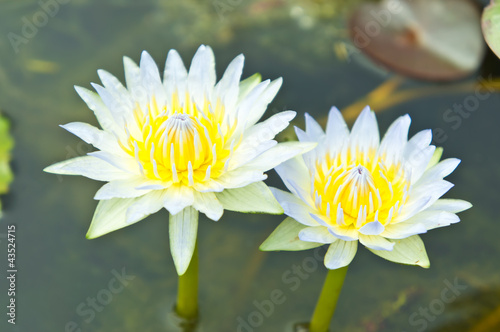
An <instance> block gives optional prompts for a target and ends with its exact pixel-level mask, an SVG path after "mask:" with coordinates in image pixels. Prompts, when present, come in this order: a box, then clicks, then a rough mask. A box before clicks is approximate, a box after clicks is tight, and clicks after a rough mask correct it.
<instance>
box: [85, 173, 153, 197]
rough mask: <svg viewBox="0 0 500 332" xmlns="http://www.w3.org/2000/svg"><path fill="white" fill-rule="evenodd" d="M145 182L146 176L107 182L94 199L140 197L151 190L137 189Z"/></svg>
mask: <svg viewBox="0 0 500 332" xmlns="http://www.w3.org/2000/svg"><path fill="white" fill-rule="evenodd" d="M143 184H144V178H142V177H135V178H130V179H126V180H115V181H111V182H108V183H106V184H105V185H104V186H102V187H101V189H99V190H98V191H97V193H96V194H95V197H94V199H98V200H102V199H110V198H132V197H139V196H142V195H145V194H147V193H149V192H150V191H151V190H144V189H137V187H138V186H141V185H143Z"/></svg>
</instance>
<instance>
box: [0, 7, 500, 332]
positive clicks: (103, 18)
mask: <svg viewBox="0 0 500 332" xmlns="http://www.w3.org/2000/svg"><path fill="white" fill-rule="evenodd" d="M358 2H359V1H358ZM47 3H50V4H52V5H51V7H50V6H49V5H47ZM353 4H354V2H353V1H351V2H349V6H352V5H353ZM349 6H347V5H346V4H344V3H341V2H334V1H331V2H327V1H319V0H318V1H305V0H297V1H281V0H270V1H250V0H239V1H236V0H231V1H230V0H221V1H215V2H212V1H208V2H204V1H195V0H189V1H166V0H165V1H160V0H156V1H153V0H147V1H142V2H135V1H126V0H114V1H108V2H103V1H91V0H72V1H67V0H64V1H63V0H58V1H55V0H53V1H49V0H45V1H44V0H42V1H41V2H40V3H38V2H35V1H24V0H13V1H5V0H0V32H1V38H0V87H1V88H0V108H1V109H2V110H3V111H4V113H5V114H6V115H7V116H8V117H9V118H10V119H11V121H12V125H13V135H14V137H15V140H16V147H15V150H14V153H13V163H12V166H13V169H14V171H15V175H16V178H15V181H14V183H13V185H12V187H11V192H10V193H9V194H8V195H6V196H4V197H2V201H3V203H4V204H3V205H4V206H3V208H4V218H3V219H2V220H1V221H0V234H6V232H7V225H10V224H15V225H16V228H17V232H16V234H17V264H18V275H17V277H18V280H17V288H18V293H17V314H18V316H17V324H16V325H15V326H12V325H11V324H7V322H6V318H5V314H4V313H2V316H3V318H2V319H1V322H0V330H1V331H22V332H25V331H29V332H31V331H42V332H45V331H93V332H101V331H102V332H113V331H155V332H156V331H178V329H176V328H174V327H173V326H172V325H171V324H173V323H172V321H174V320H175V319H174V318H173V317H171V315H170V312H171V309H172V306H173V303H174V300H175V294H176V287H177V286H176V285H177V275H176V272H175V269H174V265H173V262H172V258H171V256H170V252H169V243H168V222H167V221H168V215H167V213H166V211H164V210H163V211H162V212H160V213H157V214H155V215H152V216H150V217H149V218H147V219H146V220H144V221H143V222H140V223H138V224H136V225H133V226H131V227H127V228H125V229H123V230H119V231H116V232H114V233H112V234H109V235H107V236H104V237H102V238H98V239H95V240H86V239H85V233H86V231H87V229H88V226H89V225H90V221H91V218H92V215H93V212H94V209H95V206H96V204H97V202H96V201H95V200H93V195H94V193H95V192H96V191H97V189H98V188H99V186H100V183H98V182H96V181H92V180H89V179H85V178H82V177H69V176H64V177H61V176H56V175H52V174H46V173H43V172H42V169H43V168H44V167H46V166H47V165H50V164H52V163H54V162H56V161H59V160H64V159H66V158H70V157H75V156H77V155H83V154H85V153H87V152H90V151H91V147H89V146H87V145H86V144H84V143H81V142H80V140H79V139H78V138H76V137H74V136H72V135H71V134H69V133H67V132H66V131H65V130H63V129H61V128H59V127H58V125H59V124H64V123H68V122H72V121H83V122H88V123H91V124H95V125H96V124H97V123H96V120H95V118H94V116H93V114H92V112H91V111H90V110H89V109H88V108H87V107H86V105H85V104H84V103H83V101H81V100H80V99H79V97H78V96H77V94H76V92H75V91H74V89H73V85H80V86H84V87H87V88H89V87H90V82H98V77H97V73H96V71H97V69H99V68H102V69H106V70H108V71H109V72H111V73H113V74H114V75H116V76H117V77H119V78H120V79H123V65H122V56H123V55H127V56H129V57H131V58H133V59H134V60H136V61H138V59H139V56H140V53H141V51H142V50H144V49H145V50H147V51H148V52H150V54H151V55H152V56H153V57H154V58H155V60H156V61H157V63H158V64H159V66H160V68H163V64H164V61H165V57H166V54H167V52H168V50H169V49H171V48H175V49H177V50H178V51H179V52H180V54H181V55H182V57H183V59H184V60H185V62H186V63H189V61H190V59H191V57H192V55H193V54H194V52H195V50H196V49H197V47H198V46H199V45H200V44H202V43H203V44H208V45H211V46H212V47H213V49H214V52H215V55H216V62H217V68H218V75H219V77H220V75H221V74H222V72H223V70H224V69H225V67H226V66H227V64H228V63H229V61H230V60H231V59H232V58H234V57H235V56H236V55H238V54H239V53H244V54H245V57H246V62H245V69H244V76H250V75H251V74H253V73H255V72H259V73H261V74H262V77H263V78H264V79H266V78H271V79H274V78H277V77H279V76H283V78H284V84H283V87H282V89H281V91H280V93H279V94H278V96H277V98H276V99H275V100H274V101H273V103H272V104H271V105H270V107H269V110H268V112H267V113H266V115H265V116H266V117H267V116H270V115H271V114H273V113H274V112H277V111H280V110H283V109H292V110H295V111H297V112H298V116H297V118H296V119H295V120H294V124H295V125H298V126H301V127H303V114H304V112H309V113H310V114H312V115H314V116H315V117H317V118H322V117H324V116H325V115H326V114H327V111H328V109H329V108H330V106H332V105H336V106H338V107H339V108H341V109H342V108H345V107H347V106H348V105H350V104H352V103H354V102H355V101H357V100H359V99H360V98H362V97H364V96H365V95H366V94H367V93H369V92H370V91H372V90H373V89H375V88H376V87H378V86H379V85H380V84H382V83H384V82H385V81H387V80H388V79H391V77H392V74H389V73H386V72H384V71H383V70H381V69H377V68H376V67H374V66H371V65H369V62H368V61H367V60H366V59H365V58H363V56H362V55H361V54H359V53H355V54H351V56H350V57H348V58H347V59H346V58H342V57H340V56H338V54H339V52H335V50H337V51H338V50H339V49H342V47H343V45H344V46H345V44H342V43H343V42H346V41H347V32H346V30H345V27H344V26H345V25H344V14H345V12H346V11H347V10H348V9H349ZM44 12H48V13H49V14H43V13H44ZM41 13H42V14H41ZM44 17H45V18H46V20H45V19H44ZM9 33H14V34H15V35H16V36H18V37H19V38H20V39H15V38H14V37H12V36H13V35H12V34H10V35H9ZM9 36H10V37H9ZM13 38H14V39H13ZM13 40H14V41H13ZM488 56H489V57H491V54H490V55H488ZM499 64H500V62H499V61H498V60H497V59H494V58H493V57H491V59H490V60H489V61H486V62H485V65H484V66H483V68H482V69H481V72H478V73H476V74H475V75H474V76H473V77H471V78H469V79H468V80H469V81H471V82H478V77H479V76H480V75H482V76H483V77H488V76H489V75H490V74H494V73H495V72H498V70H497V69H496V68H498V67H499ZM454 84H456V83H448V84H447V86H449V88H450V89H449V91H447V93H438V94H435V95H433V96H430V97H421V98H413V99H411V100H408V101H407V102H405V103H400V104H397V105H394V106H392V107H390V108H386V109H383V110H376V111H380V112H378V115H377V117H378V120H379V125H380V129H381V132H384V131H385V130H386V129H387V127H388V125H389V124H390V123H391V122H392V121H393V120H394V119H395V118H396V117H398V116H400V115H403V114H405V113H408V114H410V116H411V118H412V126H411V129H410V134H411V135H412V134H414V133H416V132H418V131H420V130H423V129H426V128H432V129H435V130H436V129H438V130H439V129H440V132H441V133H442V134H443V136H440V140H439V142H437V141H436V142H435V144H437V145H440V146H442V147H444V157H458V158H460V159H462V163H461V165H460V166H459V167H458V169H457V170H456V171H455V172H454V173H453V174H452V175H451V176H449V178H448V179H449V181H451V182H452V183H454V184H455V188H453V189H452V190H451V191H450V192H449V193H448V194H446V197H453V198H462V199H465V200H468V201H470V202H472V204H473V205H474V208H472V209H471V210H469V211H466V212H464V213H461V214H460V217H461V219H462V221H461V222H460V223H459V224H456V225H453V226H451V227H446V228H443V229H437V230H433V231H431V232H429V233H428V234H424V235H423V236H422V238H423V240H424V242H425V244H426V248H427V251H428V254H429V257H430V260H431V268H430V269H422V268H420V267H414V266H402V265H397V264H393V263H390V262H387V261H384V260H383V259H381V258H379V257H377V256H374V255H373V254H372V253H370V252H369V251H367V250H366V249H364V248H360V250H359V251H358V254H357V256H356V258H355V259H354V261H353V263H352V264H351V267H350V269H349V272H348V275H347V279H346V282H345V285H344V289H343V291H342V294H341V297H340V302H339V306H338V309H337V312H336V314H335V318H334V321H333V322H332V324H331V331H354V332H356V331H370V332H374V331H398V332H404V331H406V332H410V331H475V332H480V331H498V330H500V327H499V325H498V319H497V318H495V317H497V316H498V314H497V315H496V316H495V311H496V312H497V313H498V310H499V309H498V307H499V306H500V296H499V295H500V265H499V263H498V257H499V255H500V242H499V241H498V234H499V233H500V223H499V221H498V210H497V209H498V202H499V199H500V197H499V196H500V191H498V189H497V188H498V185H500V171H499V170H500V168H499V167H498V164H499V162H500V155H499V150H498V148H497V143H496V142H499V141H500V130H498V122H497V121H500V112H498V110H499V105H500V98H499V95H498V94H497V93H495V92H493V93H489V94H487V95H486V97H485V98H483V100H479V99H477V98H476V99H475V100H476V101H477V103H474V105H473V107H472V106H471V107H470V108H471V111H470V112H466V113H465V114H466V115H465V116H463V117H461V118H460V120H461V121H460V123H459V124H457V121H454V122H450V120H448V119H447V118H446V117H445V112H446V110H448V109H450V108H453V105H454V104H459V105H465V104H467V103H471V98H475V97H474V96H475V94H474V91H473V90H472V91H469V92H464V91H463V90H459V89H456V91H455V90H454V88H453V87H454ZM420 87H431V88H435V89H440V88H442V87H443V84H440V85H437V84H433V83H424V82H416V81H412V80H410V79H405V80H404V82H403V88H405V89H412V88H420ZM450 90H451V91H450ZM471 96H472V97H471ZM387 98H388V99H390V96H388V97H387ZM464 103H465V104H464ZM471 105H472V104H471ZM281 137H282V138H283V139H285V138H286V135H282V136H281ZM268 183H269V184H270V185H272V186H277V187H283V185H282V183H281V181H280V180H279V178H278V176H277V175H276V173H275V172H274V171H271V172H269V181H268ZM283 219H284V217H283V216H270V215H251V214H245V215H243V214H237V213H231V212H227V211H226V212H225V213H224V216H223V217H222V219H221V220H220V221H219V222H216V223H214V222H212V221H210V220H208V219H207V218H205V217H201V219H200V229H199V252H200V307H201V324H200V327H199V329H200V331H205V332H206V331H210V332H214V331H216V332H219V331H221V332H226V331H227V332H230V331H242V332H251V331H264V332H269V331H273V332H275V331H292V330H293V329H292V326H293V325H294V324H295V323H299V322H305V321H307V320H308V319H309V318H310V315H311V313H312V310H313V308H314V305H315V301H316V299H317V296H318V294H319V291H320V288H321V285H322V282H323V280H324V277H325V274H326V269H325V268H324V266H323V265H322V264H321V263H318V259H317V258H316V257H317V255H318V254H319V255H323V251H320V252H316V253H315V252H314V251H313V250H311V251H303V252H295V253H290V252H271V253H262V252H259V251H258V247H259V245H260V244H261V243H262V241H263V240H264V239H265V238H266V237H267V236H268V235H269V234H270V232H271V231H272V230H273V229H274V228H275V227H276V226H277V225H278V224H279V223H280V222H281V221H282V220H283ZM0 240H1V243H0V246H1V248H2V251H1V252H2V253H4V252H6V251H5V250H4V249H6V243H5V240H4V238H0ZM0 260H1V261H2V263H1V265H0V266H1V267H2V269H1V272H0V273H1V276H2V278H1V279H2V280H1V281H0V286H1V287H0V294H2V295H1V298H2V301H1V303H2V308H4V309H3V310H5V305H6V303H7V302H6V300H4V299H6V297H5V293H6V290H7V288H8V287H7V283H6V280H5V277H4V274H5V270H6V268H4V267H5V265H4V262H5V261H6V258H4V257H1V258H0ZM117 275H120V278H118V277H117ZM117 280H121V283H120V282H116V281H117ZM446 289H449V291H446ZM275 290H279V294H281V296H280V297H279V300H277V301H275V302H274V304H273V305H272V306H270V305H269V303H270V300H272V299H275V296H273V295H272V294H273V293H272V292H273V291H275ZM445 293H446V294H447V295H450V294H452V295H453V296H451V295H450V296H451V297H452V298H450V297H443V294H445ZM274 294H276V292H274ZM92 298H97V299H98V300H97V302H96V303H95V305H92ZM275 300H276V299H275ZM89 301H90V302H89ZM491 321H492V322H493V323H488V322H491ZM488 324H490V325H488ZM492 324H493V325H492ZM495 324H496V325H495ZM485 326H486V327H485ZM179 331H180V330H179Z"/></svg>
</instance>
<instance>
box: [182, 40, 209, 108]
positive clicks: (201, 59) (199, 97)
mask: <svg viewBox="0 0 500 332" xmlns="http://www.w3.org/2000/svg"><path fill="white" fill-rule="evenodd" d="M215 80H216V76H215V58H214V53H213V51H212V49H211V48H210V47H209V46H205V45H201V46H200V47H199V48H198V50H197V51H196V53H195V55H194V57H193V60H192V61H191V66H190V67H189V74H188V89H189V92H190V94H192V95H193V97H194V99H195V101H196V103H198V104H200V105H203V102H204V98H205V97H207V98H209V97H210V96H209V95H208V94H209V93H210V92H211V91H212V89H213V88H214V86H215Z"/></svg>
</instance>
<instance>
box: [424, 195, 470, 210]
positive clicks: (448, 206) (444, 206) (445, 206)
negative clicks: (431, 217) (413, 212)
mask: <svg viewBox="0 0 500 332" xmlns="http://www.w3.org/2000/svg"><path fill="white" fill-rule="evenodd" d="M471 207H472V204H471V203H469V202H467V201H463V200H461V199H449V198H442V199H439V200H437V201H436V203H434V204H432V205H431V206H429V207H428V208H427V211H430V210H443V211H447V212H451V213H459V212H462V211H465V210H468V209H470V208H471Z"/></svg>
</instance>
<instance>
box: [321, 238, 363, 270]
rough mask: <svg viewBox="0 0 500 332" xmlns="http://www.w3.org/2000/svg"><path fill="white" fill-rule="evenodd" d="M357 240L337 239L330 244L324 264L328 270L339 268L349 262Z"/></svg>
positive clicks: (352, 256) (355, 248)
mask: <svg viewBox="0 0 500 332" xmlns="http://www.w3.org/2000/svg"><path fill="white" fill-rule="evenodd" d="M357 250H358V241H342V240H337V241H335V242H334V243H332V244H331V245H330V247H329V248H328V251H327V252H326V255H325V266H326V267H327V268H328V269H330V270H335V269H339V268H341V267H344V266H347V265H349V264H350V263H351V261H352V260H353V258H354V256H355V255H356V251H357Z"/></svg>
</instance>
